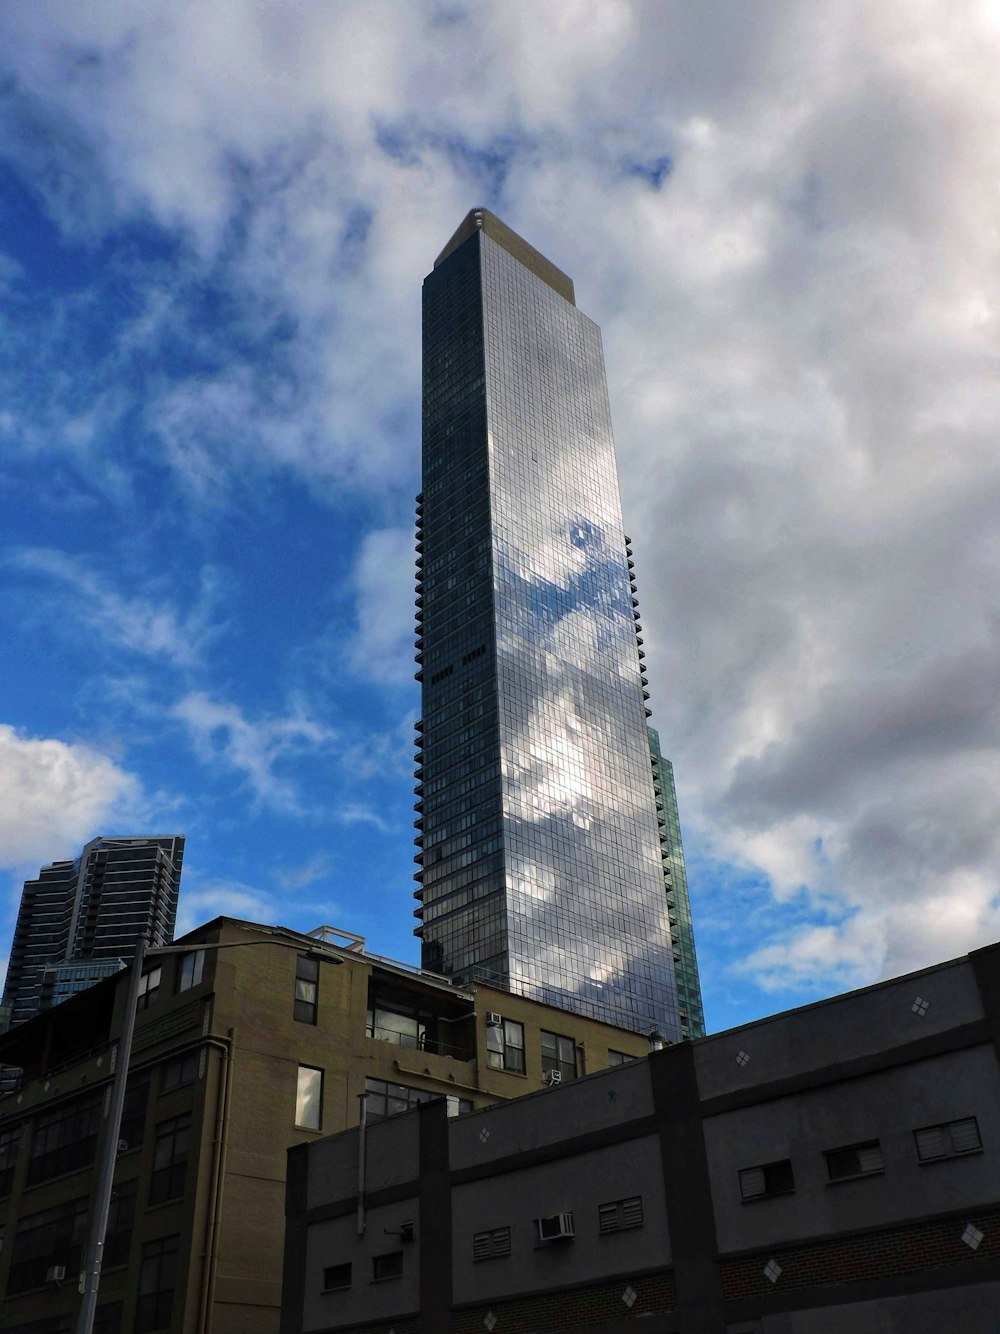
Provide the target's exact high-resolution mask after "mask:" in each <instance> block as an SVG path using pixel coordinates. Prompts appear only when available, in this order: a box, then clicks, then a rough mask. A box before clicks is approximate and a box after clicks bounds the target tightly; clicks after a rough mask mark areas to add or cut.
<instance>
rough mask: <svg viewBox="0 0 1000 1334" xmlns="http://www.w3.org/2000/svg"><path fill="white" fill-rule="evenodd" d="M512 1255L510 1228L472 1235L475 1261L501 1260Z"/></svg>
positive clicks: (500, 1228)
mask: <svg viewBox="0 0 1000 1334" xmlns="http://www.w3.org/2000/svg"><path fill="white" fill-rule="evenodd" d="M505 1255H510V1228H509V1227H495V1228H490V1229H488V1230H487V1231H486V1232H474V1233H473V1234H472V1258H473V1260H499V1259H501V1258H502V1257H503V1256H505Z"/></svg>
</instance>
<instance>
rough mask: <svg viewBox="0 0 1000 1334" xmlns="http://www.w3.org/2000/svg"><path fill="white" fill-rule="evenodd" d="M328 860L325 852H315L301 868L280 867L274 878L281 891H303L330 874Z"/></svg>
mask: <svg viewBox="0 0 1000 1334" xmlns="http://www.w3.org/2000/svg"><path fill="white" fill-rule="evenodd" d="M330 866H331V862H330V858H329V857H328V856H327V854H326V853H325V852H317V853H315V854H314V855H313V856H312V857H310V858H309V860H308V861H306V862H303V863H302V865H301V866H285V867H280V868H279V869H278V870H277V871H275V873H274V878H275V879H276V880H277V882H278V884H279V885H280V886H281V888H282V889H305V888H306V887H307V886H308V885H312V884H315V883H316V881H317V880H322V879H323V878H324V877H325V876H327V875H329V873H330Z"/></svg>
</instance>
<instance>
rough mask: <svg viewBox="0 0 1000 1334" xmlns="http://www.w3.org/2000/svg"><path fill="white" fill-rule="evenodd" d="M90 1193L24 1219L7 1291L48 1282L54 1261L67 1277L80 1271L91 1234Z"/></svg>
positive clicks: (14, 1249)
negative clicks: (88, 1206) (89, 1217)
mask: <svg viewBox="0 0 1000 1334" xmlns="http://www.w3.org/2000/svg"><path fill="white" fill-rule="evenodd" d="M87 1205H88V1200H87V1198H86V1196H84V1197H83V1198H82V1199H79V1200H70V1201H69V1202H68V1203H66V1204H58V1205H56V1206H55V1208H53V1209H44V1210H43V1211H42V1212H41V1213H38V1214H30V1215H29V1216H28V1217H27V1218H25V1219H22V1221H21V1223H20V1224H19V1226H18V1229H17V1232H16V1233H15V1235H14V1245H13V1248H12V1254H11V1258H10V1274H9V1275H8V1278H7V1295H8V1296H12V1295H13V1294H14V1293H15V1292H27V1291H28V1290H29V1289H30V1288H41V1287H44V1285H45V1275H46V1274H47V1273H48V1271H49V1268H50V1267H51V1266H52V1265H63V1266H64V1267H65V1269H66V1278H67V1280H69V1279H71V1278H75V1277H76V1275H77V1274H78V1273H79V1272H80V1257H81V1255H82V1253H83V1245H84V1242H85V1240H86V1235H87Z"/></svg>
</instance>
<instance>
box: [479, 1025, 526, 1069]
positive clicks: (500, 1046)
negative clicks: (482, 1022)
mask: <svg viewBox="0 0 1000 1334" xmlns="http://www.w3.org/2000/svg"><path fill="white" fill-rule="evenodd" d="M496 1017H498V1016H490V1018H489V1019H488V1020H487V1024H486V1063H487V1065H489V1066H490V1067H491V1068H492V1069H494V1070H513V1071H514V1072H515V1073H516V1074H520V1075H523V1074H524V1025H523V1024H519V1023H517V1022H516V1021H515V1020H514V1019H501V1020H500V1022H499V1023H496V1022H495V1021H494V1020H495V1018H496Z"/></svg>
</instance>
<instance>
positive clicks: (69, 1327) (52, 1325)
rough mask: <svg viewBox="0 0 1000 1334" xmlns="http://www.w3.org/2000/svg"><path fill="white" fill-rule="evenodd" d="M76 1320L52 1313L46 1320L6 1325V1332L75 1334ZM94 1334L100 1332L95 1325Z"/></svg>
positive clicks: (68, 1316) (8, 1333) (9, 1333)
mask: <svg viewBox="0 0 1000 1334" xmlns="http://www.w3.org/2000/svg"><path fill="white" fill-rule="evenodd" d="M75 1324H76V1321H75V1320H74V1319H73V1317H72V1316H71V1315H50V1316H46V1317H45V1319H44V1320H29V1321H27V1323H25V1324H17V1325H4V1334H73V1327H74V1325H75ZM94 1334H98V1329H97V1325H96V1324H95V1325H94Z"/></svg>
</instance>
